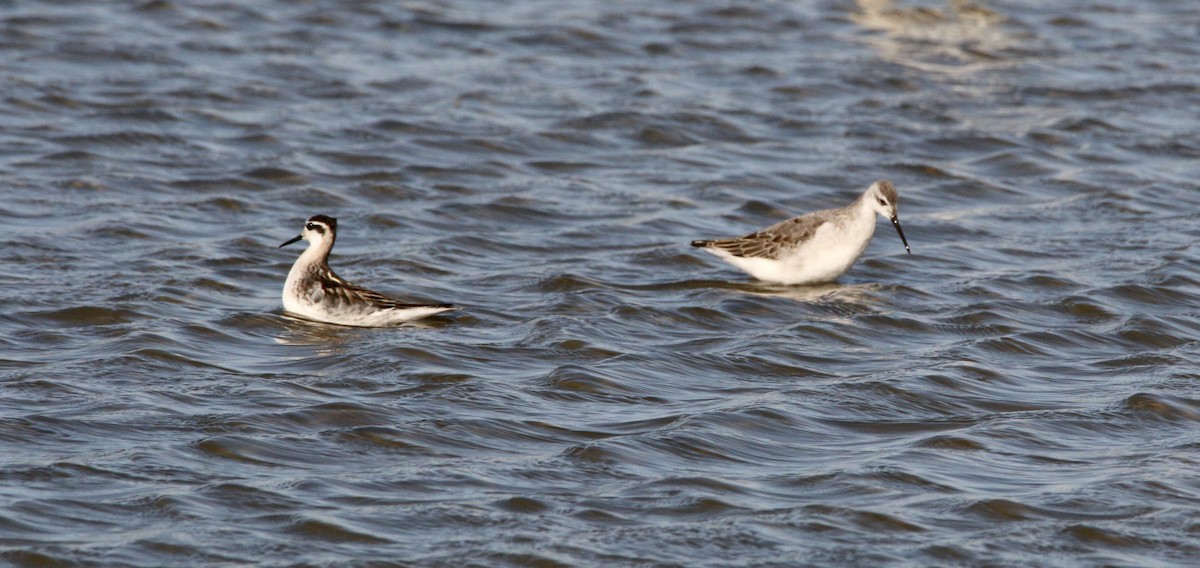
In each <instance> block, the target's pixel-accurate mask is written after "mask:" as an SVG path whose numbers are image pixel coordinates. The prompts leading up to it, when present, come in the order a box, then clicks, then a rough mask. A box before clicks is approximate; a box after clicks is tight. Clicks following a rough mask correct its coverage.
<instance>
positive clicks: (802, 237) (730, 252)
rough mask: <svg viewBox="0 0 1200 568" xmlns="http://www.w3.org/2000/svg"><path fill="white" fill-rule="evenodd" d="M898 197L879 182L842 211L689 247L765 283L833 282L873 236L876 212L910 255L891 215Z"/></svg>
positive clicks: (885, 183) (818, 213)
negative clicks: (893, 230) (888, 223)
mask: <svg viewBox="0 0 1200 568" xmlns="http://www.w3.org/2000/svg"><path fill="white" fill-rule="evenodd" d="M899 199H900V195H899V194H898V193H897V192H896V186H894V185H892V182H890V181H888V180H882V179H881V180H878V181H876V182H874V183H872V184H871V186H870V187H868V188H867V190H866V191H864V192H863V194H862V195H861V196H859V198H858V199H856V200H854V202H853V203H851V204H849V205H847V206H845V207H840V208H837V209H823V210H821V211H813V212H812V213H807V214H805V215H801V216H799V217H793V218H791V219H788V220H786V221H780V222H779V223H776V224H774V225H771V226H770V227H767V228H765V229H763V230H761V231H757V232H754V233H750V234H749V235H746V236H744V237H737V238H728V239H715V240H696V241H692V246H694V247H698V248H702V249H704V250H705V251H707V252H710V253H712V254H714V255H716V256H717V257H719V258H721V260H724V261H726V262H728V263H730V264H732V265H734V266H736V267H738V268H740V269H742V270H744V271H746V272H747V273H749V274H750V275H751V276H753V277H755V278H757V279H759V280H762V281H765V282H773V283H778V284H821V283H825V282H832V281H833V280H836V279H837V278H838V277H839V276H841V275H842V274H845V273H846V271H847V270H850V267H851V266H853V265H854V262H855V261H856V260H858V257H859V256H861V255H862V253H863V251H864V250H866V248H867V244H868V243H870V242H871V237H872V236H873V235H874V234H875V215H876V214H879V215H881V216H883V217H885V218H887V219H889V220H891V222H892V225H893V226H895V227H896V232H897V233H898V234H899V235H900V241H901V242H903V243H904V250H906V251H908V254H912V249H911V248H909V246H908V239H906V238H904V230H903V229H901V228H900V219H899V218H898V217H897V216H896V207H897V205H898V204H899V203H898V202H899Z"/></svg>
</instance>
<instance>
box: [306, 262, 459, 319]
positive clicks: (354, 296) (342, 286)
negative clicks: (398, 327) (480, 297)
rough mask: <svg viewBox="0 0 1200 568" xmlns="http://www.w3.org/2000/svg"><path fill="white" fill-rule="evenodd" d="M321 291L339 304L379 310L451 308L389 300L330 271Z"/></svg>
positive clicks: (448, 305)
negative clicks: (363, 306) (362, 305)
mask: <svg viewBox="0 0 1200 568" xmlns="http://www.w3.org/2000/svg"><path fill="white" fill-rule="evenodd" d="M321 291H322V292H324V293H325V295H326V296H329V297H333V298H336V299H337V301H338V302H339V303H344V304H360V305H361V304H363V303H367V304H370V305H371V306H374V307H375V308H378V309H381V310H403V309H408V308H453V307H454V306H453V305H451V304H408V303H404V302H401V301H399V300H396V299H395V298H389V297H387V296H384V295H383V294H380V293H379V292H376V291H374V290H368V289H366V288H363V287H362V286H358V285H356V284H351V283H350V282H347V281H346V280H345V279H343V278H341V277H340V276H338V275H336V274H334V273H333V272H332V271H330V272H329V273H328V274H327V276H326V277H325V278H322V279H321Z"/></svg>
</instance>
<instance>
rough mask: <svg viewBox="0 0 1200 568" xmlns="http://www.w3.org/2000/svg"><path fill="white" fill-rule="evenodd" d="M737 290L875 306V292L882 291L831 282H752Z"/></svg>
mask: <svg viewBox="0 0 1200 568" xmlns="http://www.w3.org/2000/svg"><path fill="white" fill-rule="evenodd" d="M737 289H738V290H739V291H741V292H743V293H745V294H749V295H751V296H769V297H774V298H786V299H788V300H793V301H796V302H802V303H834V302H837V303H844V304H875V303H878V297H877V296H876V295H875V292H876V291H878V290H880V289H882V286H881V285H879V284H877V283H874V282H871V283H864V284H839V283H837V282H831V283H828V284H817V285H813V286H786V285H783V284H768V283H760V282H754V283H749V284H746V285H744V286H741V287H738V288H737Z"/></svg>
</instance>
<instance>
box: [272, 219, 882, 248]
mask: <svg viewBox="0 0 1200 568" xmlns="http://www.w3.org/2000/svg"><path fill="white" fill-rule="evenodd" d="M894 220H895V219H893V221H894ZM896 227H897V228H898V227H900V225H896ZM303 238H304V235H296V238H294V239H292V240H290V241H288V242H286V243H283V244H281V245H279V248H283V247H286V246H288V245H290V244H292V243H294V242H296V241H298V240H300V239H303ZM900 238H902V239H903V238H904V234H903V233H901V234H900Z"/></svg>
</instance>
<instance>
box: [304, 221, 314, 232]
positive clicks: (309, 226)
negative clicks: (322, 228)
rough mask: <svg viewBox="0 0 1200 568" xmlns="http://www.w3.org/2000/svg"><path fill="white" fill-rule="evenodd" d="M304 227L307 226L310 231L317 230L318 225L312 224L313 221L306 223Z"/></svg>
mask: <svg viewBox="0 0 1200 568" xmlns="http://www.w3.org/2000/svg"><path fill="white" fill-rule="evenodd" d="M304 228H305V229H308V230H310V231H315V230H317V226H316V225H314V224H312V223H305V225H304Z"/></svg>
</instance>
